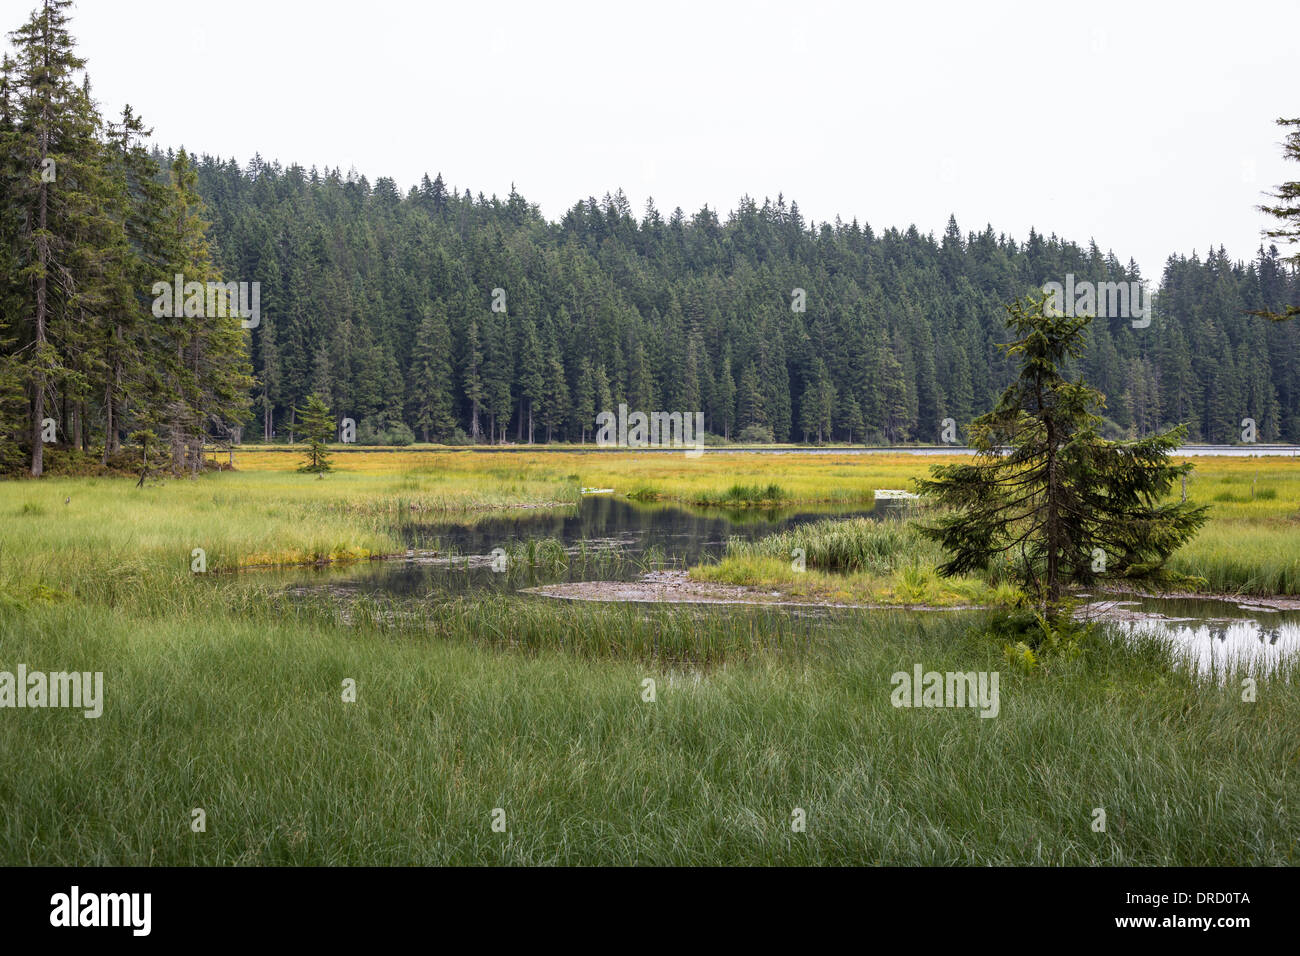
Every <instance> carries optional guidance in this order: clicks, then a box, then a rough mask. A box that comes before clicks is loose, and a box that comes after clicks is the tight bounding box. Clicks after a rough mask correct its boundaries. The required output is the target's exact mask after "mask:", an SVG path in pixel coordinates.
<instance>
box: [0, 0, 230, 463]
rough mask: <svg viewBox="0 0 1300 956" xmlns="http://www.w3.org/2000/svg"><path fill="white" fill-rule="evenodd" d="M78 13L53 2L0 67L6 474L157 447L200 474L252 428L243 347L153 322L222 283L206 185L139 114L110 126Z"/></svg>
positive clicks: (211, 326)
mask: <svg viewBox="0 0 1300 956" xmlns="http://www.w3.org/2000/svg"><path fill="white" fill-rule="evenodd" d="M68 6H69V4H68V2H67V0H43V2H42V4H41V6H40V8H39V9H38V10H37V11H36V12H34V13H33V14H32V15H31V17H30V19H29V20H28V21H27V23H26V24H24V25H23V26H22V27H20V28H19V29H18V30H16V31H14V32H13V33H11V34H10V40H11V43H12V48H13V53H12V55H11V54H9V53H6V54H5V55H4V58H3V61H2V62H0V186H2V187H3V192H0V468H3V469H5V470H11V471H12V470H16V469H19V468H25V469H27V470H29V471H30V472H31V474H33V475H39V474H41V473H42V472H43V470H44V450H45V447H46V445H47V444H57V445H60V446H62V447H70V448H73V449H77V450H79V451H83V452H85V451H90V450H91V449H92V448H93V449H94V450H95V452H96V453H97V454H99V455H100V457H101V459H102V460H103V461H104V462H105V463H108V462H109V461H110V459H113V458H114V457H115V456H119V455H121V454H122V453H123V449H122V447H121V445H122V441H123V439H124V438H128V437H129V436H132V435H136V436H144V435H145V434H148V435H150V436H153V435H161V436H163V438H164V440H165V442H166V444H167V446H168V447H169V449H170V463H171V466H172V468H173V469H174V470H181V469H185V468H189V469H197V468H198V467H199V466H200V464H201V461H202V447H203V442H204V440H205V439H206V438H208V437H210V436H213V435H220V434H228V433H229V431H230V429H231V428H232V426H233V427H237V426H238V424H239V423H240V422H241V421H242V420H243V419H244V418H245V417H247V415H248V408H249V394H250V391H251V389H252V386H253V378H252V375H251V366H250V365H249V362H248V350H247V334H246V333H245V331H244V329H243V327H242V325H241V322H240V320H239V318H238V317H237V316H233V315H232V316H229V317H225V318H220V317H216V316H214V315H213V311H214V310H211V309H206V308H203V307H200V308H191V307H189V306H188V305H187V306H186V307H184V308H182V309H180V310H179V314H178V315H177V316H175V317H173V316H172V315H171V314H170V313H169V314H167V315H164V316H163V317H159V316H158V315H157V311H158V310H157V309H156V293H155V286H156V285H157V284H159V283H163V284H166V285H171V284H172V282H173V280H174V277H175V276H176V275H182V276H183V277H184V281H185V282H193V283H197V284H199V285H200V286H201V287H204V288H206V284H207V283H208V282H210V281H215V280H219V279H220V275H219V273H218V271H217V269H216V267H215V264H214V262H213V258H212V251H211V247H210V245H209V239H208V234H207V223H206V221H205V218H204V216H205V212H204V208H203V204H202V202H201V200H200V199H199V196H198V192H197V182H198V180H197V175H196V173H195V170H194V168H193V167H192V165H191V164H190V161H189V158H188V157H187V156H186V155H185V154H184V153H183V152H182V153H179V154H176V155H174V156H171V157H170V158H169V160H168V164H167V168H166V169H165V170H164V169H162V168H160V166H159V164H158V162H157V161H156V160H155V158H154V157H153V156H152V155H151V154H150V153H149V151H148V149H147V148H146V146H145V140H146V139H147V136H148V133H147V131H146V130H145V129H144V125H143V123H142V121H141V120H140V119H139V117H137V116H135V115H134V114H133V113H132V111H131V109H130V107H127V108H126V109H125V110H124V112H123V114H122V117H121V119H120V120H119V121H117V122H108V121H105V120H104V118H103V117H102V116H101V115H100V114H99V112H98V110H97V109H96V107H95V103H94V100H93V98H92V96H91V89H90V81H89V78H88V77H87V76H86V74H85V69H84V67H85V64H84V62H83V61H82V60H81V59H80V58H79V57H78V56H77V55H76V52H75V47H74V42H73V39H72V36H71V34H70V33H69V30H68V14H67V7H68ZM200 298H201V299H204V300H206V298H207V297H206V295H203V296H200ZM137 440H138V439H137ZM145 457H146V458H147V453H146V456H145Z"/></svg>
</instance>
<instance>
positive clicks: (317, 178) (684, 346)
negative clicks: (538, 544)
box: [197, 156, 1300, 442]
mask: <svg viewBox="0 0 1300 956" xmlns="http://www.w3.org/2000/svg"><path fill="white" fill-rule="evenodd" d="M197 169H198V174H199V191H200V194H201V195H202V196H203V197H204V199H205V200H206V202H207V203H208V205H209V206H210V208H211V209H212V210H213V214H214V216H213V233H214V236H215V241H216V245H217V247H218V248H219V250H220V253H219V261H220V263H221V265H222V267H223V269H224V270H225V271H226V272H227V273H228V274H233V275H238V276H241V277H248V278H256V279H260V280H261V281H262V283H263V288H264V290H266V292H265V295H264V303H266V309H265V311H266V313H267V315H268V319H267V320H266V321H264V324H263V327H262V328H261V329H259V330H258V331H257V332H256V333H255V334H254V340H253V352H254V362H255V365H256V371H257V374H258V377H259V380H260V382H261V384H260V386H259V387H258V390H257V402H258V405H259V407H260V410H261V426H262V433H263V435H264V436H265V437H268V438H269V437H271V436H272V435H274V436H276V437H279V438H285V437H288V434H289V432H290V431H291V427H290V426H291V422H290V417H291V416H292V414H293V412H292V410H293V408H294V407H295V406H298V405H300V404H301V403H302V401H303V400H304V398H305V396H306V395H308V394H309V393H312V392H315V393H319V394H320V395H321V396H322V397H324V398H325V399H326V400H327V402H328V403H329V404H330V405H331V407H332V408H334V409H335V410H336V412H337V413H338V414H339V415H348V416H351V417H353V418H354V419H355V420H357V421H358V422H360V423H362V430H363V431H368V432H369V433H370V434H372V435H376V434H377V435H382V434H385V433H387V434H388V435H389V436H390V437H391V436H395V435H397V434H398V433H400V432H402V431H403V430H405V429H411V430H413V431H414V432H415V434H416V437H417V438H419V439H425V438H427V439H429V440H435V441H446V440H449V439H451V438H452V437H453V436H454V435H455V434H456V432H457V431H458V430H463V431H464V432H465V433H466V434H467V435H468V436H469V437H470V438H476V439H477V440H480V441H485V442H486V441H498V442H499V441H515V442H519V441H529V440H537V441H542V440H552V439H563V440H572V441H581V440H584V439H585V438H587V437H589V433H590V430H591V428H592V424H593V421H594V416H595V413H596V412H597V411H599V410H601V409H605V408H612V407H614V406H615V405H616V404H617V403H619V402H626V403H627V404H628V405H629V407H630V408H632V409H641V410H646V411H649V410H652V409H663V410H682V411H687V410H690V411H694V410H703V411H704V413H705V422H706V427H707V428H708V430H709V431H710V432H712V433H715V434H718V435H723V436H726V437H730V438H736V437H737V436H739V435H740V434H741V433H742V432H745V433H746V434H751V435H752V434H760V433H766V434H770V435H771V437H772V438H774V439H775V440H777V441H785V440H794V441H800V440H804V439H805V438H807V439H812V440H829V439H833V440H838V441H844V440H852V441H864V440H865V441H873V442H900V441H909V440H914V441H937V440H939V438H940V422H941V421H942V420H943V419H945V418H953V419H955V420H956V421H957V422H959V423H963V424H964V423H965V422H967V421H969V420H970V419H972V418H973V417H975V416H976V415H978V414H980V413H981V412H982V411H984V410H986V409H988V408H990V407H991V406H992V404H993V403H994V401H995V400H996V398H997V396H998V394H999V393H1000V392H1001V390H1002V389H1003V388H1005V387H1006V385H1007V384H1008V382H1009V381H1010V377H1011V373H1010V369H1009V368H1008V365H1007V360H1006V358H1005V356H1003V355H1002V354H1001V353H1000V352H999V350H998V349H997V343H999V342H1001V341H1003V340H1004V339H1005V331H1004V326H1003V319H1004V316H1005V312H1004V304H1005V303H1007V302H1009V301H1011V300H1012V299H1014V298H1016V297H1017V296H1020V295H1023V294H1025V293H1026V292H1027V291H1031V290H1034V289H1036V288H1038V287H1041V286H1042V285H1043V283H1045V282H1048V281H1060V280H1061V279H1062V278H1063V277H1064V276H1065V275H1066V274H1073V275H1074V276H1075V277H1076V280H1078V281H1083V280H1091V281H1093V282H1096V283H1100V282H1119V281H1123V282H1128V281H1132V280H1140V278H1141V277H1140V275H1139V274H1138V270H1137V267H1136V266H1135V265H1134V264H1133V263H1131V262H1130V263H1129V264H1128V265H1127V266H1125V265H1121V263H1120V262H1119V261H1118V260H1117V259H1116V258H1115V257H1114V256H1113V255H1109V254H1103V253H1102V252H1101V251H1100V250H1099V249H1098V248H1097V246H1096V245H1095V244H1091V245H1089V246H1088V247H1087V248H1081V247H1080V246H1078V245H1076V244H1074V243H1071V242H1066V241H1063V240H1060V239H1057V238H1056V237H1044V236H1041V235H1039V234H1037V233H1034V232H1031V233H1030V235H1029V238H1028V240H1027V241H1026V242H1023V243H1018V242H1016V241H1015V240H1013V239H1009V238H1007V237H1006V236H1003V235H999V234H996V233H995V232H994V231H993V229H992V227H989V228H986V229H985V230H984V231H983V232H979V233H970V234H966V235H963V234H962V233H961V231H960V230H959V229H958V227H957V224H956V223H955V222H954V221H952V220H950V221H949V224H948V228H947V230H946V231H945V233H944V235H943V236H942V237H940V238H938V239H935V238H934V237H931V236H926V235H922V234H920V233H919V232H918V231H917V230H916V229H915V228H910V229H908V230H906V231H900V230H897V229H888V230H884V231H882V232H880V233H877V232H875V231H874V230H873V229H872V228H871V227H870V226H869V225H862V224H859V223H858V222H856V221H854V222H850V223H847V224H846V223H843V222H839V221H836V222H834V223H820V224H813V223H809V222H806V221H805V220H804V219H803V217H802V216H801V215H800V212H799V209H798V206H797V204H795V203H790V204H787V203H786V202H785V201H784V200H783V199H782V198H781V197H778V198H777V199H776V201H774V202H773V201H764V202H763V203H761V204H759V203H757V202H755V201H754V200H752V199H750V198H748V197H746V198H743V199H741V201H740V203H739V205H738V206H737V208H736V210H735V211H733V212H732V213H731V214H730V215H729V216H727V217H726V219H725V221H724V220H722V219H720V218H719V217H718V215H717V214H716V213H715V212H713V211H712V210H710V209H708V208H705V209H702V210H700V211H699V212H697V213H695V214H694V215H693V216H689V217H688V216H686V215H685V214H684V213H683V212H682V211H681V210H680V209H677V210H674V211H673V212H672V214H670V215H669V216H667V217H665V216H663V215H661V214H660V212H659V211H658V210H657V209H656V208H655V207H654V204H653V202H651V203H648V204H647V207H646V209H645V211H644V213H643V214H642V215H641V216H640V218H637V217H636V216H634V215H633V213H632V210H631V209H630V208H629V204H628V202H627V200H626V199H625V198H624V196H623V195H622V194H621V193H616V194H614V195H612V196H611V195H606V196H605V197H604V199H603V200H600V201H597V200H596V199H594V198H592V199H588V200H586V201H585V202H581V203H578V204H576V205H575V206H574V207H573V208H572V209H570V210H569V211H568V212H567V213H566V214H565V215H564V216H563V217H562V218H561V220H560V221H559V222H555V223H552V222H548V221H546V220H545V219H544V218H543V217H542V216H541V215H540V213H539V212H538V210H537V208H536V207H535V206H533V205H530V204H529V203H528V202H526V201H525V199H524V198H523V197H522V196H520V195H519V194H518V193H517V192H515V191H513V190H512V191H511V193H510V195H509V196H508V197H507V198H506V199H505V200H504V201H503V200H500V199H498V198H497V197H492V198H485V197H484V196H482V195H481V194H480V195H478V196H473V195H471V194H470V193H469V192H468V191H465V192H459V191H457V190H455V189H449V188H447V186H446V185H445V184H444V182H443V180H442V177H441V176H437V177H435V178H434V179H432V180H430V179H429V178H428V177H427V176H426V177H424V178H423V180H422V182H421V183H420V185H419V186H418V187H415V188H413V189H411V190H410V191H409V192H407V193H406V194H405V195H403V194H402V193H401V192H400V191H399V189H398V187H397V185H396V184H395V183H394V182H393V180H391V179H387V178H381V179H378V180H376V182H375V183H374V184H373V185H371V184H370V183H369V181H368V180H367V179H366V178H365V177H364V176H359V175H356V174H355V173H353V174H350V175H347V176H343V175H341V174H340V173H339V171H338V170H325V171H324V172H321V171H319V170H316V169H311V170H305V169H303V168H301V167H299V166H289V167H288V168H282V167H280V166H279V165H278V164H276V163H267V162H264V161H263V160H262V159H261V158H260V157H257V158H254V160H253V161H252V162H251V163H249V164H248V165H247V166H244V167H241V166H240V165H239V164H238V163H236V162H234V161H230V160H227V161H222V160H220V159H214V158H212V157H210V156H203V157H201V158H200V159H198V161H197ZM796 290H803V293H804V296H803V298H804V302H803V303H802V304H803V305H804V310H803V311H797V310H796V309H797V307H798V305H799V304H800V303H799V302H798V298H799V295H798V293H797V292H796ZM494 293H495V294H494ZM1297 300H1300V281H1298V280H1297V277H1296V274H1295V270H1294V269H1293V267H1291V266H1290V265H1289V264H1287V263H1284V262H1282V261H1281V260H1280V259H1279V258H1278V255H1277V252H1276V250H1274V249H1272V248H1270V249H1269V250H1267V251H1263V250H1261V252H1260V254H1259V257H1258V259H1257V260H1256V261H1254V262H1252V263H1249V264H1242V263H1237V262H1232V261H1230V260H1229V259H1228V258H1227V255H1226V254H1225V253H1224V252H1223V250H1222V249H1219V250H1217V251H1215V250H1211V251H1210V252H1209V253H1208V255H1207V256H1206V257H1205V258H1204V259H1202V258H1200V257H1198V256H1196V255H1193V256H1192V257H1191V258H1186V257H1181V256H1180V257H1171V258H1170V259H1169V260H1168V262H1167V264H1166V266H1165V271H1164V276H1163V280H1162V282H1161V286H1160V290H1159V293H1158V295H1157V296H1156V298H1155V309H1154V314H1153V316H1152V320H1151V323H1150V325H1149V326H1148V327H1146V328H1134V327H1133V323H1132V322H1131V321H1130V320H1129V319H1128V318H1127V317H1118V318H1112V319H1109V320H1106V319H1099V320H1098V321H1096V322H1094V323H1092V325H1091V326H1090V328H1089V331H1088V333H1087V335H1088V341H1087V342H1086V343H1085V344H1086V351H1085V353H1084V358H1083V359H1082V365H1081V366H1080V367H1078V368H1076V369H1072V370H1071V371H1072V372H1074V373H1076V374H1078V373H1081V374H1083V375H1084V376H1085V378H1087V379H1088V380H1089V381H1090V382H1093V383H1095V384H1096V385H1097V386H1098V387H1099V388H1100V389H1101V390H1102V392H1103V393H1104V394H1105V395H1106V397H1107V412H1106V414H1107V417H1108V419H1109V421H1110V424H1109V426H1108V427H1110V428H1111V430H1112V431H1114V432H1116V433H1121V432H1122V433H1132V434H1147V433H1150V432H1153V431H1155V430H1157V429H1160V428H1165V427H1168V426H1170V425H1172V424H1177V423H1179V422H1187V423H1188V424H1189V425H1190V436H1191V438H1192V439H1193V440H1205V441H1216V442H1221V441H1233V440H1237V439H1238V438H1239V437H1240V433H1241V424H1240V423H1241V420H1242V419H1243V418H1246V417H1249V418H1253V419H1255V420H1256V422H1257V423H1258V436H1259V438H1260V440H1272V439H1278V438H1285V439H1287V440H1291V441H1300V364H1298V362H1297V348H1296V346H1297V344H1300V342H1298V340H1300V327H1297V326H1296V324H1295V323H1287V324H1275V323H1269V322H1265V321H1261V320H1259V319H1255V318H1252V317H1250V316H1248V315H1247V314H1246V313H1247V311H1248V310H1251V309H1258V308H1264V307H1277V306H1279V305H1281V304H1283V303H1288V302H1295V301H1297ZM494 303H495V305H496V307H497V308H498V309H500V308H501V307H504V311H494ZM747 429H748V430H749V431H748V432H746V430H747Z"/></svg>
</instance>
